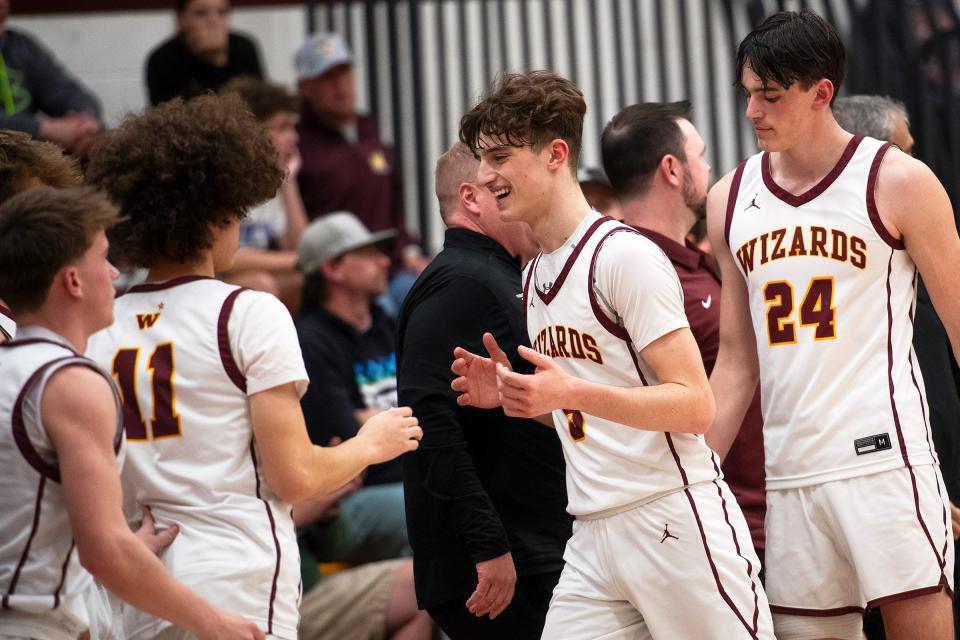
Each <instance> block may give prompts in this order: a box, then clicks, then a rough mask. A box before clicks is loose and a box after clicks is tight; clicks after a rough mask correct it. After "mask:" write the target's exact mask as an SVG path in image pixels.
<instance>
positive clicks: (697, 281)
mask: <svg viewBox="0 0 960 640" xmlns="http://www.w3.org/2000/svg"><path fill="white" fill-rule="evenodd" d="M634 228H635V229H636V230H637V231H639V232H640V233H642V234H643V235H644V236H646V237H647V238H649V239H650V240H651V241H653V243H654V244H656V245H657V246H658V247H660V249H661V250H662V251H663V252H664V253H665V254H666V256H667V257H668V258H669V259H670V262H672V263H673V266H674V268H675V269H676V270H677V275H678V276H680V286H681V287H682V288H683V299H684V300H683V306H684V311H686V314H687V320H688V321H689V322H690V330H691V331H692V332H693V337H694V339H696V341H697V346H698V347H700V356H701V357H702V358H703V366H704V368H705V369H706V370H707V375H709V374H710V372H711V371H713V365H714V364H715V363H716V361H717V351H718V349H719V347H720V276H719V272H718V269H717V266H716V263H715V262H714V259H713V258H712V257H711V256H710V255H708V254H706V253H704V252H703V251H701V250H700V249H698V248H697V247H696V246H695V245H693V244H691V243H690V242H687V243H686V245H681V244H678V243H677V242H676V241H674V240H671V239H670V238H668V237H666V236H664V235H661V234H659V233H657V232H655V231H651V230H650V229H643V228H641V227H634ZM723 475H724V477H725V478H726V480H727V484H728V485H730V489H731V490H732V491H733V493H734V495H735V496H737V502H739V503H740V508H741V509H742V510H743V515H744V516H745V517H746V519H747V524H748V525H749V526H750V535H751V536H752V537H753V546H754V547H756V549H757V554H758V555H759V556H760V559H761V560H762V559H763V549H764V533H763V519H764V516H765V515H766V511H767V505H766V496H765V492H764V468H763V416H762V415H761V413H760V388H759V386H758V387H757V391H756V393H754V396H753V402H751V403H750V407H749V408H748V409H747V414H746V416H744V418H743V424H742V425H741V426H740V433H739V434H738V435H737V439H736V440H734V442H733V446H731V447H730V453H728V454H727V457H726V459H725V460H724V462H723Z"/></svg>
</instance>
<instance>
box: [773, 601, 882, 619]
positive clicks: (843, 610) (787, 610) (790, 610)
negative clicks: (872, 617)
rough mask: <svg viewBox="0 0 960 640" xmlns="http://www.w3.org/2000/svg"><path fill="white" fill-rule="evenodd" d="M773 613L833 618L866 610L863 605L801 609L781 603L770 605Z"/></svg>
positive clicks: (859, 613)
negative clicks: (782, 605)
mask: <svg viewBox="0 0 960 640" xmlns="http://www.w3.org/2000/svg"><path fill="white" fill-rule="evenodd" d="M770 611H771V612H772V613H782V614H785V615H789V616H809V617H812V618H832V617H834V616H845V615H848V614H851V613H856V614H858V615H863V613H864V611H866V610H865V609H864V608H863V607H857V606H852V605H851V606H849V607H837V608H836V609H800V608H797V607H781V606H780V605H776V604H772V605H770Z"/></svg>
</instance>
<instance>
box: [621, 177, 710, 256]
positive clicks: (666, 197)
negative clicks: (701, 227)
mask: <svg viewBox="0 0 960 640" xmlns="http://www.w3.org/2000/svg"><path fill="white" fill-rule="evenodd" d="M677 195H678V194H675V193H667V192H664V191H662V190H656V189H651V190H650V192H648V193H647V195H645V196H643V197H640V198H630V199H628V200H626V201H622V202H621V204H620V206H621V207H622V208H623V221H624V222H625V223H626V224H629V225H631V226H634V227H641V228H643V229H649V230H650V231H655V232H657V233H659V234H660V235H662V236H666V237H668V238H670V239H671V240H673V241H674V242H676V243H677V244H684V242H685V241H686V238H687V234H688V233H690V229H691V228H693V225H694V223H696V220H697V218H696V216H695V215H694V214H693V212H692V211H690V209H689V207H687V205H685V204H684V203H683V198H682V197H680V198H678V197H677Z"/></svg>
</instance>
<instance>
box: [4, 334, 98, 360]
mask: <svg viewBox="0 0 960 640" xmlns="http://www.w3.org/2000/svg"><path fill="white" fill-rule="evenodd" d="M42 343H46V344H55V345H57V346H58V347H63V348H64V349H67V350H68V351H71V352H73V355H75V356H79V357H82V356H80V354H79V353H77V352H76V351H74V349H73V347H71V346H69V345H66V344H64V343H62V342H57V341H56V340H50V339H49V338H22V339H20V340H9V341H7V342H0V348H3V349H9V348H10V347H25V346H26V345H28V344H42Z"/></svg>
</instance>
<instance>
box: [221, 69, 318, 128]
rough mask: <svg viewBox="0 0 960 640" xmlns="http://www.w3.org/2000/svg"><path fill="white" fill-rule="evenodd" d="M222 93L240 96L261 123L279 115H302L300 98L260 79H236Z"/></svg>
mask: <svg viewBox="0 0 960 640" xmlns="http://www.w3.org/2000/svg"><path fill="white" fill-rule="evenodd" d="M220 93H222V94H223V93H236V94H238V95H239V96H240V97H241V98H243V99H244V101H245V102H246V103H247V107H249V109H250V111H252V112H253V117H254V118H256V119H257V120H259V121H260V122H265V121H267V120H269V119H270V118H272V117H273V116H274V115H276V114H278V113H300V98H298V97H297V96H295V95H293V94H292V93H290V92H288V91H287V90H286V89H284V88H283V87H281V86H280V85H278V84H270V83H269V82H264V81H263V80H261V79H259V78H253V77H250V76H241V77H239V78H234V79H233V80H231V81H230V82H228V83H227V84H225V85H224V86H223V88H222V89H220Z"/></svg>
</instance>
